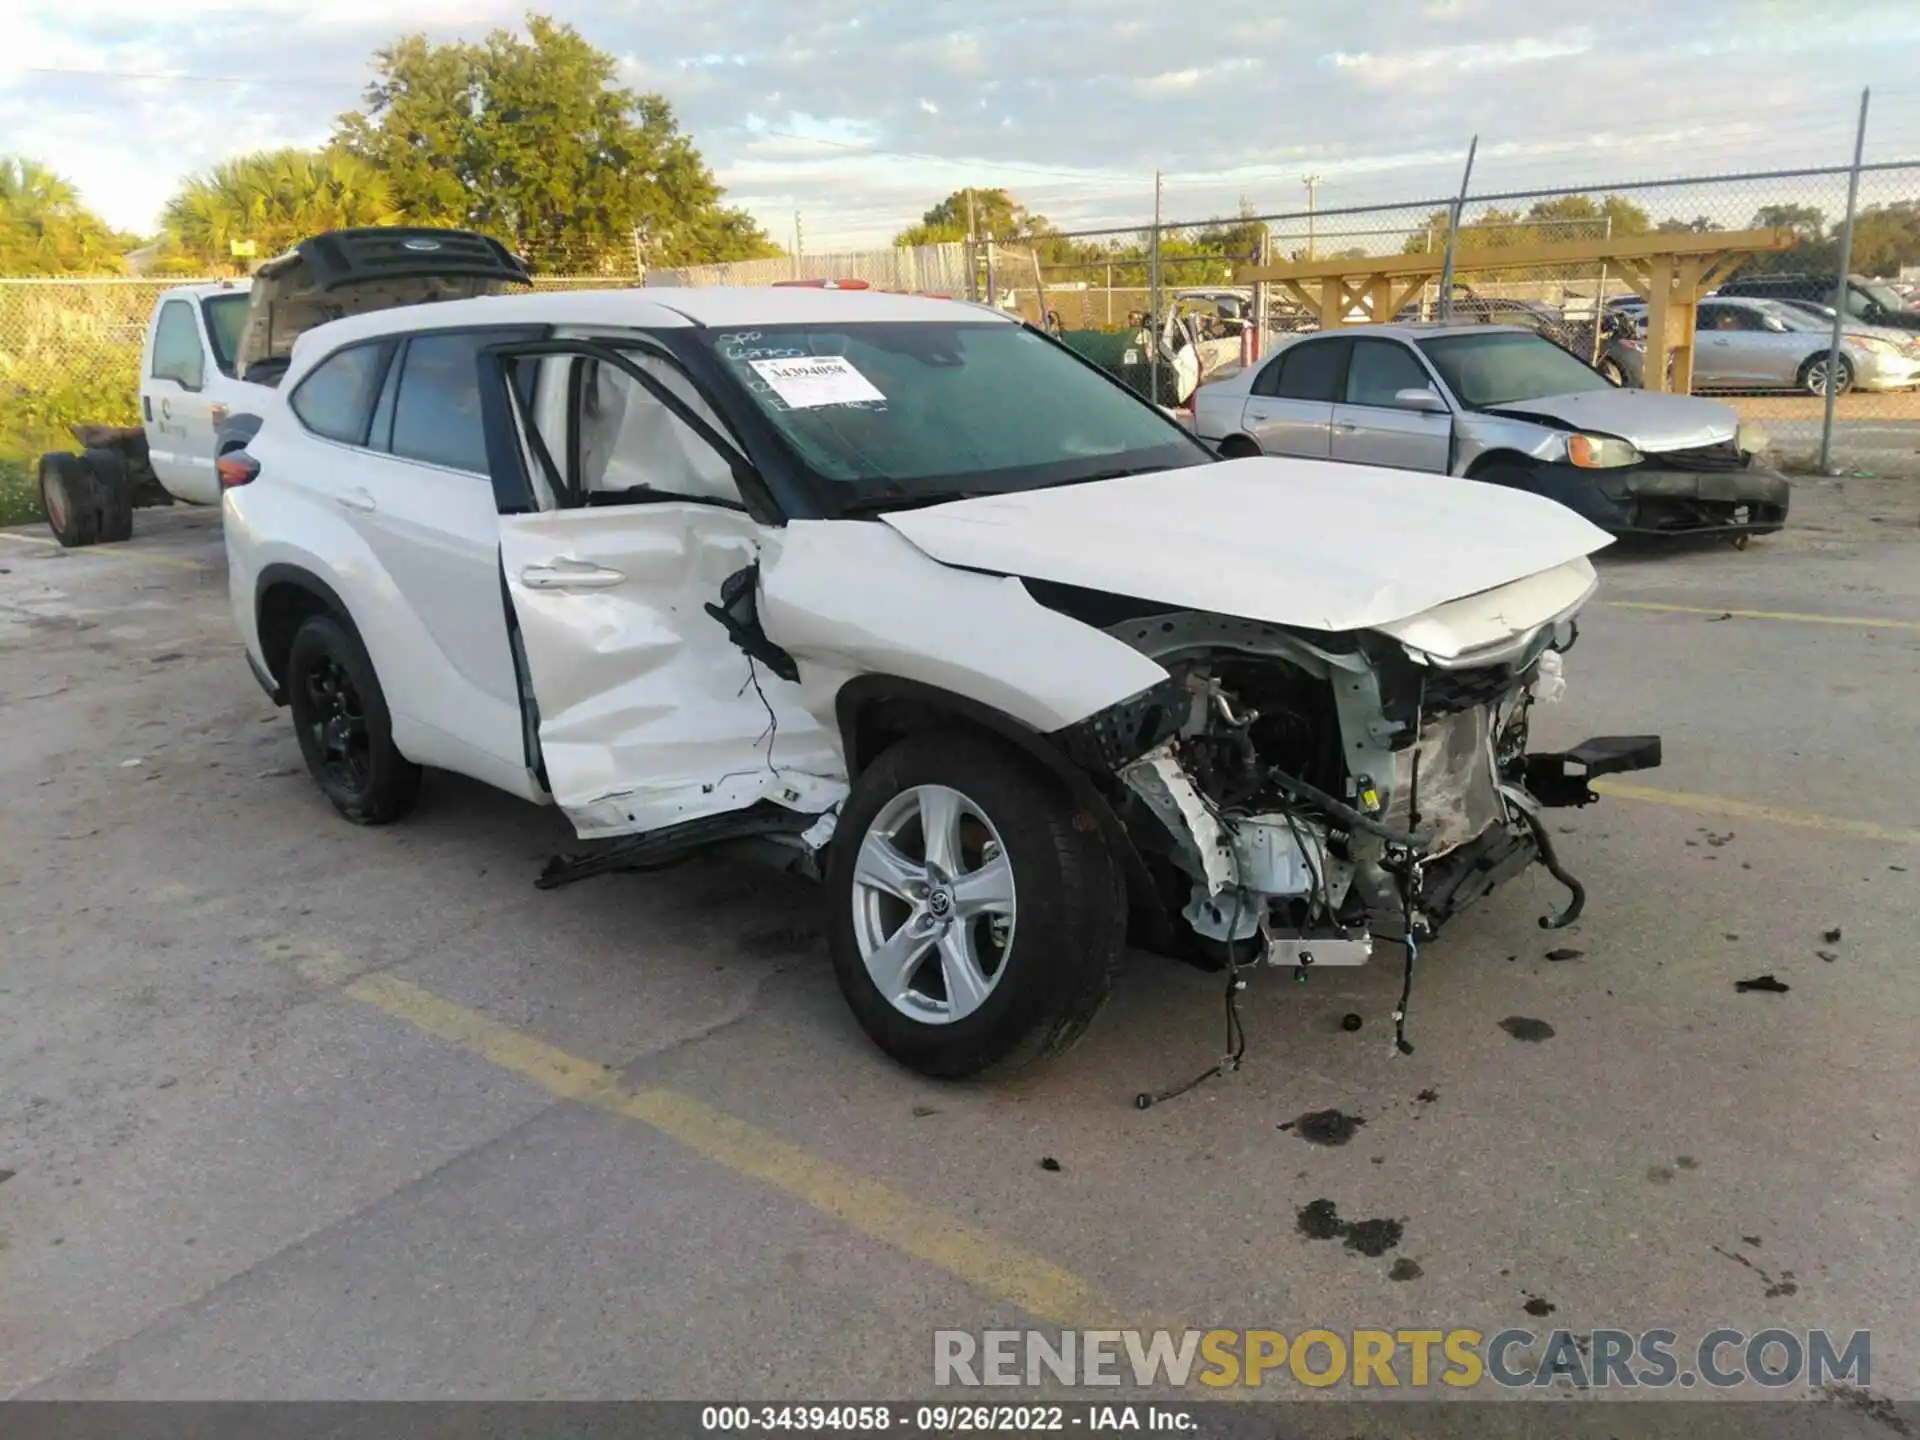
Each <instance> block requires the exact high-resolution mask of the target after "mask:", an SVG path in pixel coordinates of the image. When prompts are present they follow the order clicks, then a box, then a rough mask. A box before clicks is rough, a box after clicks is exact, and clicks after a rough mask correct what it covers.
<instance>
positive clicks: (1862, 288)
mask: <svg viewBox="0 0 1920 1440" xmlns="http://www.w3.org/2000/svg"><path fill="white" fill-rule="evenodd" d="M1851 296H1852V298H1853V303H1852V304H1851V305H1849V306H1848V307H1847V308H1848V309H1850V310H1852V311H1853V313H1854V314H1856V315H1859V316H1861V317H1863V318H1864V317H1865V315H1866V312H1867V310H1868V308H1869V307H1868V306H1867V305H1866V304H1864V303H1862V301H1861V299H1860V298H1859V297H1861V296H1864V297H1865V298H1866V299H1867V300H1870V301H1872V302H1873V303H1874V304H1875V305H1878V306H1879V307H1880V308H1881V309H1882V310H1885V311H1888V312H1889V313H1891V314H1895V315H1897V314H1899V313H1900V312H1901V311H1902V310H1904V309H1906V308H1907V302H1906V301H1904V300H1902V299H1901V298H1900V297H1899V296H1898V295H1897V294H1895V293H1894V292H1893V291H1892V290H1889V289H1888V288H1887V287H1886V286H1885V285H1869V284H1864V283H1861V282H1859V281H1855V282H1854V284H1853V286H1852V287H1851Z"/></svg>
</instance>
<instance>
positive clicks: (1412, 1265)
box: [1387, 1255, 1425, 1280]
mask: <svg viewBox="0 0 1920 1440" xmlns="http://www.w3.org/2000/svg"><path fill="white" fill-rule="evenodd" d="M1423 1273H1425V1272H1423V1271H1422V1270H1421V1269H1420V1265H1419V1262H1417V1261H1414V1260H1409V1259H1407V1257H1406V1256H1404V1255H1402V1256H1401V1257H1400V1258H1399V1259H1398V1260H1396V1261H1394V1262H1393V1268H1392V1269H1391V1270H1389V1271H1387V1279H1389V1280H1418V1279H1419V1278H1420V1276H1421V1275H1422V1274H1423Z"/></svg>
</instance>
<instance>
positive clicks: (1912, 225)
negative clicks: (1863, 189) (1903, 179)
mask: <svg viewBox="0 0 1920 1440" xmlns="http://www.w3.org/2000/svg"><path fill="white" fill-rule="evenodd" d="M1906 265H1920V203H1916V202H1915V201H1912V200H1900V201H1896V202H1895V203H1894V204H1891V205H1885V206H1879V205H1876V206H1872V207H1870V208H1868V209H1866V210H1862V211H1861V212H1860V214H1859V216H1858V217H1857V218H1856V219H1855V220H1854V224H1853V268H1854V269H1855V270H1856V271H1858V272H1859V273H1860V274H1862V275H1883V276H1884V275H1898V274H1899V273H1900V270H1901V267H1902V266H1906Z"/></svg>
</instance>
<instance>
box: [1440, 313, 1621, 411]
mask: <svg viewBox="0 0 1920 1440" xmlns="http://www.w3.org/2000/svg"><path fill="white" fill-rule="evenodd" d="M1420 349H1421V351H1422V352H1423V353H1425V355H1426V357H1427V359H1429V360H1431V361H1432V362H1433V368H1434V369H1436V370H1438V371H1439V372H1440V378H1441V379H1442V380H1444V381H1446V382H1447V388H1448V389H1449V390H1451V391H1453V394H1454V398H1456V399H1457V400H1459V402H1460V403H1461V404H1462V405H1465V406H1468V407H1469V408H1471V409H1477V410H1484V409H1487V408H1489V407H1491V406H1495V405H1511V404H1513V403H1514V402H1515V401H1517V400H1538V399H1539V398H1540V397H1541V396H1543V395H1578V394H1580V393H1581V392H1583V391H1587V390H1611V389H1612V388H1613V383H1612V382H1611V381H1610V380H1608V379H1607V378H1606V377H1605V376H1603V375H1601V374H1600V373H1599V372H1598V371H1596V370H1592V369H1589V368H1588V367H1587V366H1586V364H1585V363H1583V362H1582V361H1579V360H1576V359H1575V358H1574V357H1573V356H1571V355H1569V354H1568V353H1567V352H1566V351H1564V350H1562V349H1561V348H1560V347H1559V346H1558V345H1555V344H1554V343H1553V342H1552V341H1551V340H1542V339H1541V338H1540V337H1539V336H1538V335H1516V334H1513V333H1511V332H1507V331H1494V332H1493V333H1492V334H1488V335H1442V336H1439V337H1437V338H1435V339H1432V340H1422V341H1421V342H1420Z"/></svg>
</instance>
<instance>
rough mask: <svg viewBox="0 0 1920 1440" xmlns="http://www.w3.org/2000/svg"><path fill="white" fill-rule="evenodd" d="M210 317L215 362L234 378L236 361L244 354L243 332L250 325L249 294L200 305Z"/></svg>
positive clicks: (235, 294)
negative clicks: (237, 356) (240, 354)
mask: <svg viewBox="0 0 1920 1440" xmlns="http://www.w3.org/2000/svg"><path fill="white" fill-rule="evenodd" d="M200 309H201V312H202V313H203V314H205V315H206V317H207V338H208V339H209V340H211V341H212V342H213V360H214V363H215V364H216V365H218V366H219V367H220V369H221V371H222V372H223V373H225V374H228V375H231V374H233V357H234V356H235V355H237V354H238V353H239V352H240V332H241V330H242V329H244V328H245V327H246V323H247V292H246V291H244V290H239V291H236V292H234V293H233V294H231V295H216V296H214V297H213V298H212V299H211V300H203V301H201V302H200Z"/></svg>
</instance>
